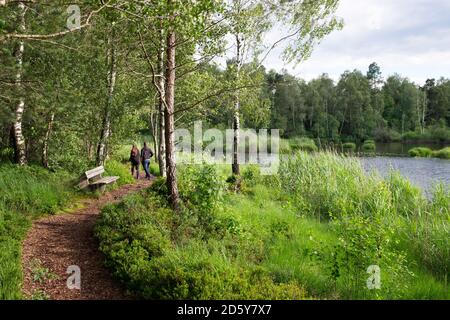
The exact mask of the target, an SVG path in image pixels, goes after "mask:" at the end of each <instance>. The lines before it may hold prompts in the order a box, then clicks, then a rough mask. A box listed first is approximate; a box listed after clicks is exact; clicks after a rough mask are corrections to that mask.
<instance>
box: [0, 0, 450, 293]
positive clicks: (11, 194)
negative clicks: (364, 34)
mask: <svg viewBox="0 0 450 320" xmlns="http://www.w3.org/2000/svg"><path fill="white" fill-rule="evenodd" d="M338 6H339V1H338V0H315V1H301V0H294V1H282V0H266V1H257V0H233V1H227V0H159V1H152V0H148V1H141V0H128V1H123V0H85V1H76V2H74V4H67V2H66V1H62V0H51V1H50V0H43V1H33V0H32V1H20V0H0V299H38V300H41V299H117V298H124V297H125V298H127V299H128V298H136V297H138V298H145V299H294V300H298V299H449V298H450V297H449V294H448V293H449V290H448V275H449V272H450V270H449V261H450V243H449V237H448V232H449V227H450V189H449V188H448V185H447V184H446V183H445V182H443V183H437V184H436V185H435V186H433V189H432V191H431V193H432V194H433V196H432V197H427V196H426V195H425V193H424V190H421V188H420V187H418V186H415V185H414V184H413V183H411V182H410V181H409V180H408V179H407V178H405V177H403V176H401V175H400V173H398V172H395V171H392V172H390V174H389V176H388V177H382V176H381V175H380V174H379V173H377V172H371V173H366V172H365V171H364V169H363V167H362V164H361V162H360V161H359V160H358V158H356V157H353V154H352V153H351V154H347V153H341V152H338V151H340V150H335V149H332V148H331V147H330V146H336V145H340V146H342V145H345V144H348V143H350V144H351V143H354V144H357V145H360V144H363V143H365V142H366V143H368V144H371V142H370V141H373V143H375V142H376V143H378V142H408V141H415V142H417V143H422V142H423V143H428V142H438V143H439V144H442V145H444V146H447V145H448V144H450V128H449V127H450V80H449V79H447V78H445V77H444V76H446V75H443V77H442V78H440V79H432V78H430V79H428V80H427V81H426V82H425V83H421V84H417V83H414V82H413V81H411V80H409V79H408V78H407V77H403V76H402V75H399V74H393V75H384V74H383V73H382V69H381V67H380V66H379V65H378V64H377V63H376V62H374V63H372V64H371V65H370V66H368V70H353V71H346V72H345V73H343V74H342V75H341V76H340V78H339V80H338V81H334V80H333V79H331V78H330V77H329V76H328V75H327V74H323V75H322V76H320V77H318V78H315V79H313V80H310V81H305V80H303V79H302V78H301V75H300V76H299V77H297V76H293V75H291V74H289V72H288V71H285V70H283V71H278V72H277V71H275V70H272V69H271V68H270V67H269V68H268V67H266V66H265V61H266V59H267V56H268V55H269V54H270V53H271V52H272V51H273V50H274V49H278V48H280V47H281V48H283V52H282V58H283V60H284V61H285V62H286V63H297V64H301V63H302V62H304V61H305V60H307V59H308V58H310V56H311V54H312V52H313V49H314V48H315V47H316V46H318V45H320V42H321V41H322V40H323V39H325V38H326V37H327V36H328V35H329V34H331V33H332V32H339V30H340V29H342V28H345V21H343V20H342V19H341V18H340V17H338V16H337V15H336V10H337V8H338ZM275 26H282V27H283V29H284V30H285V31H286V34H285V35H282V36H280V37H279V39H277V40H275V41H272V42H270V43H267V42H266V41H265V37H266V35H267V34H268V33H269V31H270V30H272V29H273V28H274V27H275ZM219 61H223V63H220V62H219ZM198 120H201V121H203V124H204V125H205V126H207V127H208V128H216V129H218V130H219V131H223V130H226V129H232V130H233V144H232V146H231V148H232V151H233V152H232V161H231V164H230V165H211V164H207V163H204V164H202V165H189V164H180V163H177V157H176V154H177V143H178V141H176V137H175V130H176V129H180V128H182V129H186V130H188V131H191V130H192V129H193V125H194V122H195V121H198ZM243 128H253V129H256V130H259V129H269V128H273V129H279V130H280V134H281V142H280V152H281V153H283V154H284V155H286V156H287V158H283V160H282V161H281V164H280V169H279V172H278V174H276V175H272V176H264V175H261V174H260V172H259V169H258V166H255V165H249V164H241V163H239V161H238V149H239V147H240V144H241V143H242V141H241V140H240V132H241V130H242V129H243ZM144 141H145V142H147V143H148V144H149V146H150V147H151V149H152V150H153V151H154V157H153V158H152V159H151V165H150V171H151V174H152V179H151V180H149V181H147V180H144V179H134V178H133V176H132V175H131V174H130V169H129V166H130V165H129V160H130V149H131V146H132V145H133V144H136V145H138V147H139V148H141V147H142V144H143V142H144ZM368 141H369V142H368ZM283 144H286V145H287V147H285V148H283ZM296 144H297V145H296ZM298 144H300V146H299V145H298ZM303 144H306V145H309V146H311V147H309V148H306V147H304V145H303ZM281 149H282V150H281ZM330 149H332V150H330ZM433 152H434V153H433ZM433 152H432V151H431V150H430V151H429V154H427V155H425V156H426V157H428V156H432V154H437V155H438V156H439V157H440V158H443V159H445V158H446V159H449V158H450V150H449V149H448V148H444V149H442V150H441V151H437V150H436V151H433ZM439 152H440V153H439ZM411 155H412V153H411ZM442 161H448V160H442ZM100 166H101V167H102V168H104V171H105V172H104V174H105V175H108V176H113V177H116V178H117V179H118V180H117V182H116V183H114V184H111V185H108V186H107V188H106V192H105V193H102V192H101V191H99V190H96V191H95V192H87V191H83V190H81V191H80V190H78V189H77V188H76V186H77V185H78V183H79V178H80V176H82V175H86V172H88V171H89V170H90V169H94V168H96V167H100ZM88 180H89V178H88ZM102 191H103V190H102ZM108 195H112V196H111V197H108ZM112 198H114V199H117V201H113V200H111V199H112ZM255 208H257V209H256V210H255ZM73 213H77V214H73ZM79 214H83V215H86V217H87V218H86V219H85V220H83V219H81V218H79V217H80V215H79ZM41 221H43V223H40V222H41ZM48 221H50V222H53V224H52V223H47V224H45V223H44V222H48ZM50 226H53V228H55V229H50V228H51V227H50ZM69 226H70V228H69ZM80 230H81V231H80ZM86 230H87V231H86ZM64 232H69V233H70V232H72V233H73V239H72V238H71V237H72V236H67V233H66V234H65V233H64ZM77 232H78V233H77ZM80 232H85V233H82V234H85V235H84V236H83V237H82V238H81V239H76V237H77V235H78V234H81V233H80ZM63 239H64V240H63ZM70 241H72V242H70ZM70 245H74V246H76V248H78V249H77V250H79V252H78V253H76V254H75V253H73V254H74V255H75V256H65V255H70V254H71V253H70V252H69V251H70V250H64V249H65V248H64V247H63V248H59V246H70ZM88 246H91V247H90V249H89V250H90V251H89V252H90V253H85V252H84V251H83V250H86V247H88ZM92 246H94V247H93V248H92ZM54 247H56V248H59V249H61V252H63V253H61V254H60V255H56V253H55V252H54V251H52V250H50V249H49V248H54ZM72 251H76V250H72ZM91 253H92V254H91ZM83 254H84V255H89V258H88V262H87V263H88V265H86V266H85V267H83V266H81V264H82V259H84V258H83ZM90 254H91V255H90ZM78 260H79V261H78ZM68 261H75V262H76V264H77V265H80V266H81V271H82V275H84V274H87V276H82V278H81V290H80V288H78V289H77V288H76V289H75V290H73V288H66V287H65V286H66V279H67V275H66V268H67V267H69V262H68ZM66 264H67V265H66ZM72 264H73V263H72ZM374 265H377V266H378V265H379V266H380V268H381V270H382V280H381V281H382V286H381V288H378V287H377V288H376V289H375V290H373V288H372V289H371V288H366V279H367V278H368V277H369V274H368V272H367V270H368V267H370V266H374ZM83 268H85V269H83ZM96 272H97V273H96ZM101 272H104V273H105V274H108V276H104V277H103V276H94V274H95V275H97V274H99V273H101ZM370 276H371V275H370ZM84 279H86V280H84ZM104 288H106V289H105V290H102V291H100V289H104Z"/></svg>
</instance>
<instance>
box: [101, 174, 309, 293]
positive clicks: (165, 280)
mask: <svg viewBox="0 0 450 320" xmlns="http://www.w3.org/2000/svg"><path fill="white" fill-rule="evenodd" d="M201 171H202V170H200V172H201ZM208 171H209V169H208V168H207V169H206V170H205V171H204V173H203V174H202V175H203V176H204V175H206V176H210V174H211V173H208ZM159 181H163V179H160V180H158V182H157V183H159V184H161V182H159ZM184 183H186V181H185V182H184ZM194 184H197V182H195V183H194ZM187 185H190V184H187ZM197 186H198V185H197ZM200 191H201V192H205V190H204V189H203V190H202V189H201V188H200V189H199V188H197V192H200ZM208 197H209V196H202V197H199V198H198V199H205V198H208ZM164 205H165V201H164V200H161V196H160V195H157V194H156V193H155V192H154V191H147V193H146V194H145V196H143V195H132V196H129V197H127V198H125V199H124V201H123V202H122V203H120V204H118V205H110V206H108V207H106V208H104V209H103V210H102V214H101V216H100V219H99V221H98V224H97V226H96V230H95V233H96V236H97V237H98V238H99V240H100V250H101V251H102V252H103V253H104V254H105V256H106V264H107V266H108V267H109V268H110V269H111V270H112V271H113V274H114V276H115V277H116V278H118V279H119V280H121V281H122V282H123V283H124V284H125V285H126V286H127V287H128V289H129V290H131V291H132V292H134V293H135V294H137V295H138V296H139V297H142V298H145V299H301V298H303V297H304V296H305V293H304V290H303V289H302V288H300V287H299V286H298V285H296V284H295V283H282V284H278V283H275V282H274V281H273V279H272V278H271V276H270V274H269V272H268V271H267V270H265V269H263V268H261V267H258V266H255V265H253V264H252V263H250V262H249V260H248V259H243V260H241V259H237V258H236V252H239V250H242V248H243V246H240V243H242V242H243V241H247V240H246V239H244V238H241V236H240V235H241V234H240V232H239V231H237V230H239V227H238V226H237V224H238V222H237V221H235V220H233V219H231V217H228V218H229V219H223V218H224V217H222V218H221V217H218V220H220V222H219V223H215V225H216V227H218V226H220V228H221V229H222V230H217V232H216V233H214V234H210V235H209V236H208V235H206V237H205V234H199V233H196V232H194V230H193V229H192V225H189V224H180V215H186V214H187V215H189V214H190V212H189V211H187V212H181V213H179V212H178V213H175V212H173V211H172V210H170V209H167V208H165V207H164ZM182 219H184V218H182ZM198 226H199V225H198ZM180 228H181V229H184V232H185V234H186V236H185V238H184V239H183V241H181V242H180V241H179V240H178V234H179V232H180V230H179V229H180ZM225 230H230V231H231V230H234V231H231V232H230V233H229V234H228V232H226V231H225ZM220 231H222V235H221V236H220V237H219V239H218V238H217V234H218V233H219V232H220ZM223 231H225V232H223ZM227 234H228V235H227ZM226 235H227V238H226V239H224V238H223V237H224V236H226ZM228 237H229V238H228ZM252 247H253V246H252ZM241 254H242V253H240V254H239V255H241Z"/></svg>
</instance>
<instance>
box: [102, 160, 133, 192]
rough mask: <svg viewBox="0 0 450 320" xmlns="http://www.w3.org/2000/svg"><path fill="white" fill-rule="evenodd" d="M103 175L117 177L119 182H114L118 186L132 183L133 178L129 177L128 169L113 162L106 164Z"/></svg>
mask: <svg viewBox="0 0 450 320" xmlns="http://www.w3.org/2000/svg"><path fill="white" fill-rule="evenodd" d="M105 175H108V176H117V177H119V180H117V182H116V184H117V185H119V186H121V185H124V184H131V183H134V178H133V176H132V175H131V172H130V168H129V167H127V166H126V165H125V164H123V163H120V162H118V161H115V160H110V161H107V162H106V164H105Z"/></svg>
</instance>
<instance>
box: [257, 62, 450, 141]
mask: <svg viewBox="0 0 450 320" xmlns="http://www.w3.org/2000/svg"><path fill="white" fill-rule="evenodd" d="M266 82H267V83H266V87H267V89H266V91H267V92H268V95H269V96H270V95H271V99H272V106H271V116H270V126H271V127H273V128H280V129H282V130H283V135H284V136H285V137H292V136H302V135H308V136H311V137H314V138H320V139H326V140H332V141H336V140H352V141H361V140H364V139H369V138H375V139H377V140H383V141H391V140H399V139H402V138H404V139H408V138H418V139H420V138H423V139H432V140H449V139H450V136H449V132H448V126H449V125H450V80H449V79H444V78H441V79H439V80H435V79H428V80H427V81H426V83H425V84H423V85H422V86H420V85H417V84H415V83H414V82H412V81H410V80H409V79H408V78H404V77H402V76H400V75H398V74H394V75H392V76H389V77H388V78H387V79H386V80H383V79H382V77H381V72H380V68H379V67H378V65H377V64H376V63H373V64H371V65H370V67H369V70H368V72H367V74H363V73H362V72H361V71H358V70H354V71H352V72H350V71H346V72H345V73H344V74H342V75H341V77H340V79H339V81H338V82H337V83H334V81H333V80H332V79H330V78H329V77H328V76H327V75H326V74H324V75H322V76H320V77H318V78H317V79H314V80H311V81H309V82H305V81H304V80H301V79H298V78H295V77H293V76H292V75H290V74H288V73H281V74H280V73H277V72H274V71H270V72H269V73H267V75H266Z"/></svg>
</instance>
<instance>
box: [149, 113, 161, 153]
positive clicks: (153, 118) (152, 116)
mask: <svg viewBox="0 0 450 320" xmlns="http://www.w3.org/2000/svg"><path fill="white" fill-rule="evenodd" d="M157 125H158V114H155V113H154V112H153V110H152V111H151V112H150V130H151V131H152V138H153V150H155V159H157V158H158V153H159V152H158V139H157V136H158V128H157Z"/></svg>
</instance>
